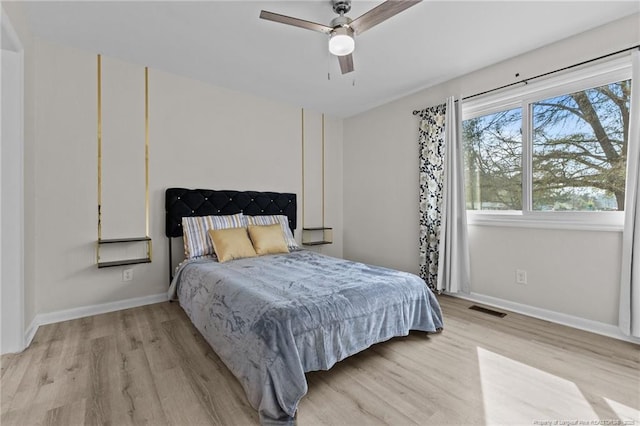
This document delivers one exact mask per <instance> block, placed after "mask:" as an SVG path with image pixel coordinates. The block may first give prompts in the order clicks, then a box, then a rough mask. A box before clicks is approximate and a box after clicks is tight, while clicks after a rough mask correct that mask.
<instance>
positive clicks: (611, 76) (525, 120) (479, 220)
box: [461, 55, 640, 231]
mask: <svg viewBox="0 0 640 426" xmlns="http://www.w3.org/2000/svg"><path fill="white" fill-rule="evenodd" d="M629 79H631V56H630V55H626V56H624V57H621V58H617V59H613V60H609V61H606V62H602V63H598V64H596V65H591V66H588V67H585V68H581V69H579V70H574V71H570V72H563V73H562V74H560V75H555V76H553V77H549V78H546V79H544V80H538V81H536V82H532V83H527V84H525V83H523V85H522V86H520V87H518V88H514V89H508V90H504V91H500V92H497V93H494V94H490V95H485V96H481V97H480V96H479V97H477V98H474V99H470V100H466V101H463V102H462V105H461V111H462V121H464V120H469V119H472V118H476V117H480V116H484V115H488V114H492V113H496V112H500V111H505V110H508V109H513V108H520V109H521V110H522V177H523V179H522V204H523V205H522V211H520V210H506V211H493V210H467V220H468V223H469V224H470V225H495V226H516V227H527V228H550V229H576V230H594V231H622V229H623V226H624V212H623V211H619V212H540V211H533V210H532V205H533V204H532V199H531V197H532V186H533V184H532V179H533V178H532V176H533V175H532V170H531V169H532V146H531V144H532V141H531V136H532V135H531V126H532V117H531V105H532V104H533V103H534V102H538V101H540V100H544V99H549V98H552V97H554V96H560V95H566V94H569V93H574V92H577V91H580V90H585V89H588V88H592V87H599V86H603V85H605V84H609V83H614V82H618V81H623V80H629ZM634 83H637V84H640V82H632V85H633V84H634ZM630 119H633V118H632V117H631V118H630ZM629 143H633V141H629ZM637 167H638V164H637V159H634V158H627V175H628V174H629V173H631V171H632V170H635V169H636V168H637Z"/></svg>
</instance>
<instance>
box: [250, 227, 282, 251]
mask: <svg viewBox="0 0 640 426" xmlns="http://www.w3.org/2000/svg"><path fill="white" fill-rule="evenodd" d="M248 229H249V237H250V238H251V242H252V243H253V248H254V249H255V251H256V253H257V254H258V255H259V256H260V255H263V254H276V253H289V247H287V241H286V240H285V239H284V233H283V232H282V226H280V224H279V223H275V224H273V225H249V228H248Z"/></svg>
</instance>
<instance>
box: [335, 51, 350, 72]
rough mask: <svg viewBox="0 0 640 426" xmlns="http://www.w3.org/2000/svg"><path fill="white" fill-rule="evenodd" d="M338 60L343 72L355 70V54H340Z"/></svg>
mask: <svg viewBox="0 0 640 426" xmlns="http://www.w3.org/2000/svg"><path fill="white" fill-rule="evenodd" d="M338 62H340V71H342V74H347V73H350V72H352V71H353V55H352V54H351V53H350V54H348V55H344V56H338Z"/></svg>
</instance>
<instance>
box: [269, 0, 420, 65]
mask: <svg viewBox="0 0 640 426" xmlns="http://www.w3.org/2000/svg"><path fill="white" fill-rule="evenodd" d="M421 1H422V0H387V1H385V2H384V3H382V4H380V5H378V6H376V7H374V8H373V9H371V10H369V11H368V12H366V13H365V14H363V15H361V16H359V17H358V18H356V19H353V20H352V19H351V18H349V17H348V16H345V14H347V13H349V11H350V10H351V0H331V3H332V4H333V11H334V12H335V13H337V14H338V15H339V16H337V17H335V18H333V20H331V22H330V23H329V25H322V24H317V23H315V22H310V21H305V20H304V19H298V18H292V17H291V16H286V15H280V14H278V13H273V12H267V11H266V10H263V11H261V12H260V18H262V19H266V20H269V21H274V22H280V23H282V24H287V25H293V26H295V27H300V28H305V29H307V30H312V31H318V32H321V33H325V34H328V35H329V52H331V53H332V54H333V55H335V56H337V57H338V61H339V63H340V70H341V71H342V74H347V73H350V72H352V71H353V55H352V53H353V50H354V48H355V40H354V36H356V35H360V34H362V33H363V32H365V31H366V30H368V29H369V28H371V27H373V26H375V25H378V24H379V23H381V22H383V21H386V20H387V19H389V18H391V17H392V16H394V15H397V14H398V13H400V12H402V11H403V10H405V9H408V8H410V7H411V6H413V5H415V4H416V3H420V2H421Z"/></svg>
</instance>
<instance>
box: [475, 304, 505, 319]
mask: <svg viewBox="0 0 640 426" xmlns="http://www.w3.org/2000/svg"><path fill="white" fill-rule="evenodd" d="M469 309H472V310H474V311H478V312H482V313H484V314H489V315H493V316H494V317H500V318H502V317H505V316H506V315H507V314H505V313H504V312H498V311H494V310H493V309H489V308H483V307H482V306H478V305H471V306H469Z"/></svg>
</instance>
